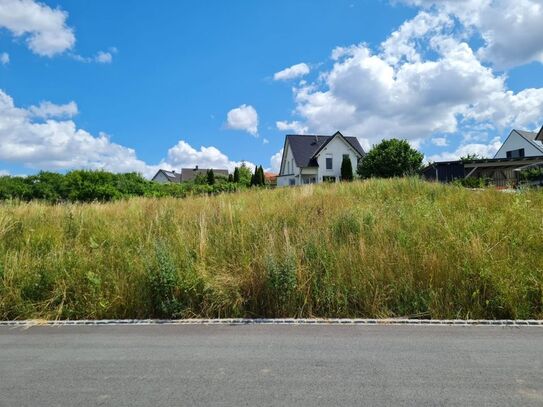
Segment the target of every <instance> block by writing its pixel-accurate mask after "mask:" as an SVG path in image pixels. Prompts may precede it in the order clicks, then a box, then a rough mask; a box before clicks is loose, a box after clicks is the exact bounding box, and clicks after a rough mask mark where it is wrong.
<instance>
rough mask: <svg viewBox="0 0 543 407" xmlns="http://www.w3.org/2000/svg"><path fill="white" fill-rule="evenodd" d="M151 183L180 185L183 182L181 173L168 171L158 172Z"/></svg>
mask: <svg viewBox="0 0 543 407" xmlns="http://www.w3.org/2000/svg"><path fill="white" fill-rule="evenodd" d="M151 181H154V182H158V183H159V184H169V183H179V182H181V173H179V172H175V170H174V171H167V170H158V172H157V173H156V174H155V176H154V177H153V178H152V179H151Z"/></svg>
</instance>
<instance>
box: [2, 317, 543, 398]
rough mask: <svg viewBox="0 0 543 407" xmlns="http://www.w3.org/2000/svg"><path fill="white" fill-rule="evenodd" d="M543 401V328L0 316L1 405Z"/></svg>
mask: <svg viewBox="0 0 543 407" xmlns="http://www.w3.org/2000/svg"><path fill="white" fill-rule="evenodd" d="M174 405H175V406H192V405H195V406H271V405H273V406H320V405H323V406H361V405H368V406H370V405H371V406H378V405H381V406H400V405H409V406H423V405H429V406H434V405H457V406H467V405H474V406H483V405H488V406H499V405H502V406H511V405H523V406H527V405H528V406H529V405H534V406H535V405H538V406H540V405H543V329H542V328H535V327H526V328H511V327H431V326H428V327H424V326H421V327H416V326H262V325H260V326H258V325H256V326H255V325H252V326H117V327H116V326H98V327H84V326H80V327H33V328H30V329H21V328H8V327H0V406H10V407H11V406H153V407H156V406H174Z"/></svg>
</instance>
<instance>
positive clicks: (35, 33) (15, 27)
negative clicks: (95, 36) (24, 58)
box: [0, 0, 75, 57]
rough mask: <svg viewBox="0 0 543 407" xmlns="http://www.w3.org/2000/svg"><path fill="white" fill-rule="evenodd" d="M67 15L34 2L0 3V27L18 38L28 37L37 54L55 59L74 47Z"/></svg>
mask: <svg viewBox="0 0 543 407" xmlns="http://www.w3.org/2000/svg"><path fill="white" fill-rule="evenodd" d="M67 17H68V14H67V13H66V12H64V11H63V10H61V9H59V8H56V9H52V8H51V7H49V6H47V5H46V4H43V3H39V2H36V1H34V0H2V1H0V28H5V29H7V30H9V31H10V32H11V33H12V34H13V35H14V36H15V37H23V36H24V37H25V38H26V42H27V44H28V47H29V48H30V49H31V50H32V51H33V52H34V53H36V54H38V55H42V56H49V57H50V56H53V55H55V54H58V53H61V52H64V51H66V50H68V49H71V48H72V47H73V46H74V44H75V35H74V33H73V30H72V29H71V28H70V27H68V26H67V25H66V19H67Z"/></svg>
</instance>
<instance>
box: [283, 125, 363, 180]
mask: <svg viewBox="0 0 543 407" xmlns="http://www.w3.org/2000/svg"><path fill="white" fill-rule="evenodd" d="M364 155H365V152H364V150H363V149H362V146H361V145H360V143H359V142H358V139H357V138H356V137H345V136H344V135H343V134H341V133H340V132H339V131H338V132H336V133H335V134H334V135H332V136H316V135H287V136H286V137H285V145H284V147H283V157H282V159H281V169H280V171H279V175H278V177H277V186H286V185H302V184H313V183H320V182H323V181H330V182H335V181H339V180H340V178H341V162H342V161H343V157H348V158H349V159H350V160H351V165H352V167H353V171H354V172H356V168H357V166H358V161H359V160H360V159H361V158H362V157H364Z"/></svg>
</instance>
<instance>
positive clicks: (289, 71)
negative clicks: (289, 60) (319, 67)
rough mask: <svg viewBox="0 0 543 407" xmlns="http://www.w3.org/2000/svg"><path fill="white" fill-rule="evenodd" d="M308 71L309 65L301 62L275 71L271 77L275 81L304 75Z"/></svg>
mask: <svg viewBox="0 0 543 407" xmlns="http://www.w3.org/2000/svg"><path fill="white" fill-rule="evenodd" d="M309 71H310V68H309V65H307V64H306V63H303V62H302V63H300V64H296V65H292V66H291V67H288V68H285V69H283V70H282V71H279V72H276V73H275V74H274V75H273V79H274V80H276V81H286V80H290V79H295V78H299V77H302V76H305V75H307V74H308V73H309Z"/></svg>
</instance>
